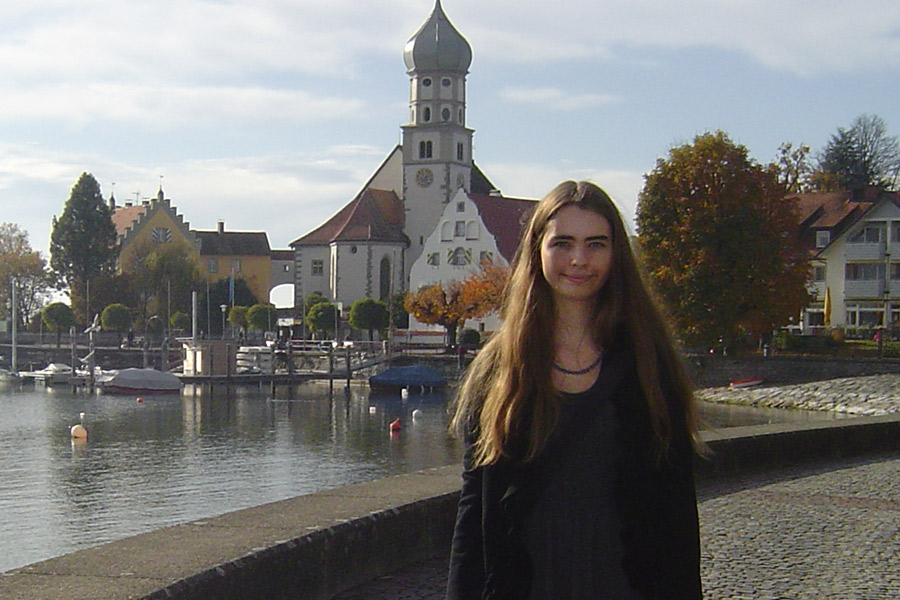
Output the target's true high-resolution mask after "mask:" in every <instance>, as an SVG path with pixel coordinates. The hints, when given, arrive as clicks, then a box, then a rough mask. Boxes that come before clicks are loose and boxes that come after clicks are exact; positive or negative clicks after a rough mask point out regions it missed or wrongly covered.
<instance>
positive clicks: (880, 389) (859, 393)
mask: <svg viewBox="0 0 900 600" xmlns="http://www.w3.org/2000/svg"><path fill="white" fill-rule="evenodd" d="M697 397H698V398H700V399H702V400H707V401H710V402H723V403H728V404H742V405H747V406H762V407H767V408H797V409H804V410H828V411H834V412H839V413H846V414H852V415H872V416H875V415H886V414H889V413H895V412H900V374H896V373H892V374H886V375H869V376H865V377H844V378H839V379H828V380H825V381H813V382H810V383H798V384H793V385H780V386H770V387H767V386H765V384H763V385H761V386H759V387H751V388H738V389H731V388H727V387H720V388H705V389H702V390H698V391H697Z"/></svg>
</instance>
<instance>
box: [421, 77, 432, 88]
mask: <svg viewBox="0 0 900 600" xmlns="http://www.w3.org/2000/svg"><path fill="white" fill-rule="evenodd" d="M422 86H423V87H431V77H426V78H425V79H423V80H422Z"/></svg>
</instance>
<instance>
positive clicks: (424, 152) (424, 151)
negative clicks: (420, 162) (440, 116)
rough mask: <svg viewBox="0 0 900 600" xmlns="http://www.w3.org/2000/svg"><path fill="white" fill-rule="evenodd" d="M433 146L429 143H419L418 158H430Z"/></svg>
mask: <svg viewBox="0 0 900 600" xmlns="http://www.w3.org/2000/svg"><path fill="white" fill-rule="evenodd" d="M433 148H434V146H433V145H432V143H431V141H430V140H429V141H427V142H419V158H431V157H432V152H433Z"/></svg>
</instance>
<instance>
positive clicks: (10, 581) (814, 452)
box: [0, 415, 900, 600]
mask: <svg viewBox="0 0 900 600" xmlns="http://www.w3.org/2000/svg"><path fill="white" fill-rule="evenodd" d="M705 439H706V441H707V442H708V444H709V446H710V448H711V449H712V451H713V454H712V456H711V458H710V459H709V460H707V461H700V462H699V463H698V469H697V472H698V477H701V478H718V477H728V476H733V475H736V474H741V473H747V472H752V471H758V470H764V469H770V468H773V467H778V466H784V465H791V464H798V463H802V462H803V461H812V460H817V459H822V458H834V457H849V456H854V455H863V454H870V453H878V452H898V451H900V415H889V416H884V417H868V418H860V419H844V420H840V421H835V422H828V423H824V424H816V425H765V426H753V427H740V428H731V429H724V430H721V431H717V432H707V433H706V434H705ZM459 474H460V467H459V466H458V465H452V466H449V467H443V468H439V469H430V470H427V471H421V472H418V473H413V474H410V475H401V476H397V477H391V478H388V479H382V480H378V481H373V482H370V483H365V484H359V485H354V486H348V487H344V488H339V489H336V490H330V491H325V492H321V493H318V494H311V495H308V496H300V497H297V498H292V499H289V500H284V501H281V502H274V503H271V504H266V505H263V506H258V507H254V508H250V509H246V510H242V511H237V512H234V513H228V514H225V515H222V516H219V517H213V518H209V519H202V520H198V521H194V522H191V523H186V524H183V525H178V526H174V527H168V528H165V529H161V530H158V531H153V532H150V533H147V534H143V535H138V536H134V537H131V538H127V539H125V540H120V541H117V542H112V543H109V544H104V545H102V546H97V547H95V548H90V549H86V550H82V551H79V552H75V553H72V554H68V555H65V556H61V557H57V558H53V559H50V560H47V561H43V562H40V563H36V564H33V565H29V566H26V567H22V568H20V569H15V570H13V571H9V572H7V573H4V574H3V575H2V576H0V598H4V599H10V600H14V599H24V598H28V599H34V600H45V599H46V600H51V599H52V600H58V599H60V598H66V599H67V600H137V599H147V600H156V599H160V600H161V599H164V598H165V599H171V600H207V599H208V600H213V599H215V600H232V599H233V600H256V599H258V600H279V599H285V600H287V599H288V598H290V599H295V600H296V599H309V600H329V599H330V598H332V597H333V596H334V595H335V594H337V593H339V592H341V591H343V590H345V589H348V588H351V587H353V586H355V585H358V584H360V583H363V582H366V581H371V580H373V579H375V578H376V577H378V576H379V575H381V574H384V573H387V572H390V571H393V570H396V569H398V568H401V567H403V566H405V565H407V564H410V563H412V562H416V561H417V560H420V559H423V558H427V557H430V556H436V555H438V554H440V553H442V552H446V548H447V546H448V544H449V540H450V535H451V532H452V527H453V521H454V517H455V506H456V498H457V494H458V489H459V483H460V477H459ZM87 533H89V532H86V534H87Z"/></svg>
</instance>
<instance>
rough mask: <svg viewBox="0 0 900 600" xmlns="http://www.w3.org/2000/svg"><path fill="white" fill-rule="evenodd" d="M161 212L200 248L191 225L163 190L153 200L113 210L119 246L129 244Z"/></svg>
mask: <svg viewBox="0 0 900 600" xmlns="http://www.w3.org/2000/svg"><path fill="white" fill-rule="evenodd" d="M160 210H162V211H164V212H165V213H167V214H168V215H169V218H170V219H171V221H172V224H173V225H175V227H177V228H178V231H180V232H181V234H182V235H183V236H184V238H185V239H186V240H187V241H188V243H190V244H191V245H193V246H194V247H195V248H198V249H199V248H200V240H199V239H198V238H197V236H196V235H194V232H193V231H191V228H190V223H188V222H187V221H185V220H184V217H183V216H182V215H180V214H178V211H177V210H176V209H175V208H174V207H173V206H172V201H171V200H170V199H168V198H166V197H165V196H164V194H163V190H162V188H160V189H159V193H158V194H157V196H156V198H154V199H153V200H150V201H146V202H143V203H142V204H140V205H134V206H129V205H127V204H126V205H125V206H121V207H116V208H115V209H114V210H113V213H112V220H113V223H114V224H115V226H116V232H117V233H118V235H119V246H120V247H122V246H126V245H127V244H129V243H130V242H131V241H132V240H133V239H134V237H135V236H136V235H137V234H138V233H139V232H140V230H141V229H142V228H143V227H144V225H146V224H147V223H149V222H150V220H151V219H152V218H153V216H154V215H155V214H156V213H157V212H158V211H160Z"/></svg>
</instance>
